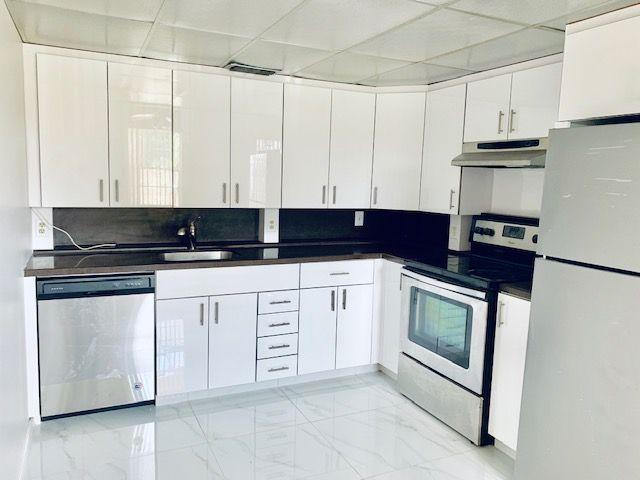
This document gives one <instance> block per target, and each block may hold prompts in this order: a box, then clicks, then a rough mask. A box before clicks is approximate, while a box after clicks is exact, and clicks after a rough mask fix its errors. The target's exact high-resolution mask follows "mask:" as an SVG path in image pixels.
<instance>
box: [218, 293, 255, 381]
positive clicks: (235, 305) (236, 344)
mask: <svg viewBox="0 0 640 480" xmlns="http://www.w3.org/2000/svg"><path fill="white" fill-rule="evenodd" d="M257 312H258V294H257V293H244V294H239V295H220V296H216V297H210V298H209V388H218V387H229V386H232V385H241V384H244V383H252V382H254V381H255V378H256V369H255V365H256V364H255V361H256V318H257Z"/></svg>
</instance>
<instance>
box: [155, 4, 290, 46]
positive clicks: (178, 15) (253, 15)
mask: <svg viewBox="0 0 640 480" xmlns="http://www.w3.org/2000/svg"><path fill="white" fill-rule="evenodd" d="M301 1H302V0H269V1H255V0H188V1H185V0H167V1H166V3H165V4H164V6H163V7H162V12H160V17H159V20H160V22H161V23H163V24H165V25H172V26H176V27H186V28H193V29H196V30H205V31H209V32H218V33H227V34H230V35H238V36H244V37H255V36H256V35H258V34H260V33H262V32H263V31H264V30H265V29H266V28H267V27H269V26H271V25H272V24H273V23H274V22H275V21H277V20H278V19H279V18H281V17H282V16H284V15H285V14H286V13H287V12H289V11H290V10H291V9H292V8H294V7H295V6H296V5H298V4H300V2H301Z"/></svg>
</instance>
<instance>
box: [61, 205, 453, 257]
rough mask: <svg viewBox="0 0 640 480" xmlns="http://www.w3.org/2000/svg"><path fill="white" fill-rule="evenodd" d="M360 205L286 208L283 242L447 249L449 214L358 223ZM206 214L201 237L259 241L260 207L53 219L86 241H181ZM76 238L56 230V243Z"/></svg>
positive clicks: (393, 215) (105, 212) (385, 215)
mask: <svg viewBox="0 0 640 480" xmlns="http://www.w3.org/2000/svg"><path fill="white" fill-rule="evenodd" d="M354 212H355V211H354V210H286V209H283V210H280V241H281V242H303V241H380V242H392V243H411V244H420V245H423V246H433V247H438V248H446V246H447V242H448V234H449V233H448V232H449V216H448V215H438V214H430V213H422V212H400V211H391V210H365V215H364V225H363V226H362V227H356V226H354V215H355V213H354ZM196 216H200V217H201V218H200V220H199V222H198V242H201V243H209V244H211V243H234V242H237V243H244V242H247V243H255V242H257V241H258V218H259V210H256V209H224V208H221V209H213V208H212V209H181V208H175V209H171V208H95V209H93V208H88V209H87V208H55V209H54V210H53V222H54V224H55V225H56V226H58V227H60V228H63V229H65V230H67V231H68V232H69V233H70V234H71V235H72V236H73V237H74V239H75V240H76V241H77V242H78V243H79V244H80V245H94V244H101V243H116V244H118V245H119V246H137V245H158V246H159V245H179V244H180V240H179V239H178V237H177V236H176V232H177V230H178V229H179V228H180V227H182V226H185V225H186V224H187V223H188V221H189V219H191V218H195V217H196ZM70 244H71V243H70V242H69V239H68V238H67V237H66V236H65V235H64V234H62V233H60V232H58V231H55V233H54V245H55V247H56V248H57V247H61V248H64V247H67V246H69V245H70Z"/></svg>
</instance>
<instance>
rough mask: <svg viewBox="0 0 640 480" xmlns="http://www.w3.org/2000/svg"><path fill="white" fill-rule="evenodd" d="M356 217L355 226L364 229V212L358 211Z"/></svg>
mask: <svg viewBox="0 0 640 480" xmlns="http://www.w3.org/2000/svg"><path fill="white" fill-rule="evenodd" d="M355 217H356V218H355V222H354V224H355V226H356V227H362V226H363V225H364V212H363V211H362V210H357V211H356V215H355Z"/></svg>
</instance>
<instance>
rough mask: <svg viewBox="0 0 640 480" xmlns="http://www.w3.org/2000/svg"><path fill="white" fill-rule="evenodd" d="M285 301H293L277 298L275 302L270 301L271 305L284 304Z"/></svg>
mask: <svg viewBox="0 0 640 480" xmlns="http://www.w3.org/2000/svg"><path fill="white" fill-rule="evenodd" d="M284 303H291V300H275V301H273V302H269V305H282V304H284Z"/></svg>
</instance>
